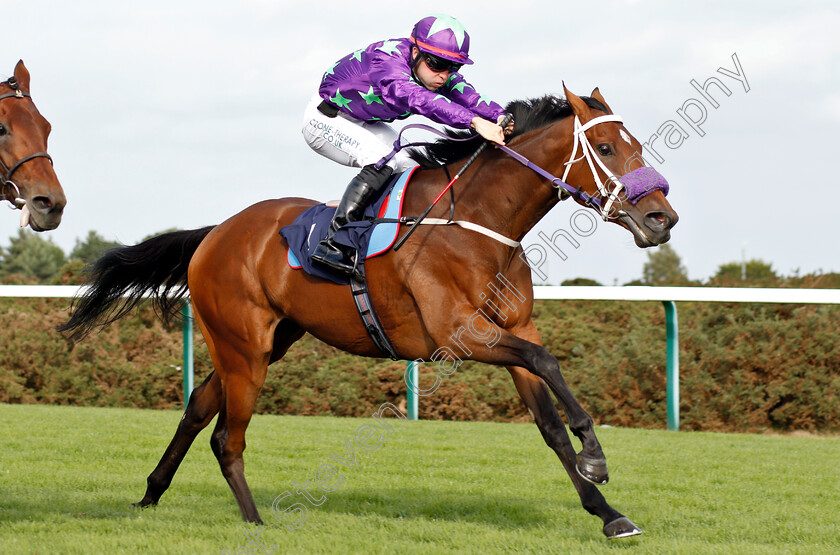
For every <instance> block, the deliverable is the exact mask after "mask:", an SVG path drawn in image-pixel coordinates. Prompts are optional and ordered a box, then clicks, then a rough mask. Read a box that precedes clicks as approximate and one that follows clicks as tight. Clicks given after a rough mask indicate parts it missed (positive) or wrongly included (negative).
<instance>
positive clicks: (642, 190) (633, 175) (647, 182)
mask: <svg viewBox="0 0 840 555" xmlns="http://www.w3.org/2000/svg"><path fill="white" fill-rule="evenodd" d="M618 180H619V181H620V182H621V184H622V185H624V190H625V191H626V192H627V200H629V201H630V204H636V203H637V202H639V201H640V200H641V199H642V198H644V197H646V196H647V195H649V194H651V193H652V192H654V191H662V194H663V195H665V196H668V181H666V180H665V178H664V177H663V176H662V174H661V173H659V172H658V171H656V170H655V169H653V168H650V167H647V166H645V167H641V168H636V169H635V170H633V171H631V172H630V173H628V174H625V175H622V176H621V177H619V178H618Z"/></svg>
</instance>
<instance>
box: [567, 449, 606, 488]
mask: <svg viewBox="0 0 840 555" xmlns="http://www.w3.org/2000/svg"><path fill="white" fill-rule="evenodd" d="M575 468H576V469H577V472H578V474H580V476H581V478H583V479H584V480H586V481H587V482H592V483H593V484H595V485H596V486H603V485H604V484H606V483H607V482H609V481H610V473H609V472H608V471H607V460H606V459H590V458H588V457H584V456H583V455H581V454H578V456H577V464H576V465H575Z"/></svg>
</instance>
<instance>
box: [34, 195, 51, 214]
mask: <svg viewBox="0 0 840 555" xmlns="http://www.w3.org/2000/svg"><path fill="white" fill-rule="evenodd" d="M52 206H53V203H52V201H51V200H50V199H49V198H47V197H35V198H33V199H32V207H33V208H35V209H36V210H38V211H39V212H47V211H49V209H50V208H52Z"/></svg>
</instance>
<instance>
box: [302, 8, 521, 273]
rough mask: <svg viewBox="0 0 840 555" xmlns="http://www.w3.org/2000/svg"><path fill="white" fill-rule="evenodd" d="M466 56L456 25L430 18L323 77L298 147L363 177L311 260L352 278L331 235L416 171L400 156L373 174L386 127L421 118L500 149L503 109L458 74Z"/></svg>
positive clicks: (390, 137)
mask: <svg viewBox="0 0 840 555" xmlns="http://www.w3.org/2000/svg"><path fill="white" fill-rule="evenodd" d="M469 49H470V36H469V35H468V34H467V32H466V30H465V29H464V26H463V25H461V23H460V22H458V20H456V19H455V18H453V17H451V16H447V15H437V16H430V17H426V18H424V19H421V20H420V21H419V22H418V23H417V24H416V25H415V26H414V29H413V30H412V32H411V36H410V37H408V38H401V39H391V40H385V41H380V42H376V43H374V44H371V45H370V46H368V47H367V48H363V49H360V50H356V51H355V52H353V53H351V54H348V55H347V56H345V57H343V58H341V59H340V60H338V62H336V63H335V64H333V66H332V67H330V68H329V69H328V70H327V72H326V73H325V74H324V77H323V79H322V81H321V87H320V89H319V90H318V93H317V94H315V96H314V97H313V98H312V100H311V101H310V103H309V105H308V106H307V108H306V112H305V113H304V121H303V136H304V139H305V140H306V142H307V144H308V145H309V146H310V147H312V149H313V150H315V152H317V153H319V154H321V155H323V156H326V157H327V158H329V159H331V160H334V161H336V162H338V163H339V164H343V165H345V166H352V167H357V168H362V171H361V172H360V173H359V175H357V176H356V177H354V178H353V180H352V181H351V182H350V184H349V185H348V186H347V190H346V191H345V192H344V196H343V197H342V198H341V203H340V204H339V205H338V209H337V210H336V213H335V217H334V218H333V220H332V222H331V224H330V229H329V231H328V233H327V236H326V238H325V239H324V240H323V241H321V242H320V243H319V244H318V246H317V248H316V249H315V252H313V254H312V259H313V260H315V261H317V262H319V263H321V264H325V265H327V266H329V267H331V268H333V269H335V270H337V271H339V272H341V273H344V274H347V275H352V273H353V272H354V269H355V261H354V255H355V252H354V250H353V249H350V248H348V247H345V246H344V245H340V244H338V243H335V242H334V241H333V236H334V234H335V232H336V231H337V230H338V229H339V228H340V227H341V226H343V225H344V224H346V223H347V222H351V221H356V220H358V219H360V218H361V217H362V215H363V213H364V208H365V206H366V205H367V203H368V202H369V201H370V199H371V198H372V197H373V196H374V195H375V194H376V193H377V192H379V191H380V190H381V189H382V187H383V186H384V185H385V182H386V181H387V180H388V178H389V177H390V176H391V174H392V173H393V172H401V171H405V170H407V169H409V168H411V167H413V166H415V165H416V163H415V162H414V161H413V160H412V159H411V158H410V157H409V156H408V155H407V154H406V153H405V152H404V151H399V152H398V153H397V154H396V155H395V156H394V157H393V158H391V160H389V162H388V164H387V165H385V166H383V167H382V169H377V168H376V167H375V164H376V162H378V161H379V160H381V159H382V158H383V157H384V156H386V155H387V154H389V153H390V152H391V151H392V149H393V144H394V141H395V140H396V139H397V133H396V131H394V130H393V129H392V128H391V126H389V125H388V123H389V122H392V121H394V120H398V119H405V118H407V117H408V116H410V115H412V114H420V115H422V116H425V117H427V118H429V119H431V120H433V121H435V122H437V123H440V124H443V125H448V126H451V127H456V128H460V129H467V128H472V129H475V130H476V132H478V134H479V135H481V136H482V137H484V138H485V139H487V140H490V141H493V142H496V143H499V144H504V131H503V130H502V128H501V127H500V126H499V125H498V123H499V122H501V120H502V119H504V116H505V114H504V109H503V108H502V107H501V106H500V105H498V104H496V103H495V102H493V101H491V100H489V99H488V98H487V97H485V96H483V95H481V94H479V93H478V92H477V91H476V90H475V88H474V87H473V86H472V85H470V84H469V83H467V82H466V81H465V80H464V78H463V77H462V76H461V74H460V73H458V70H460V68H461V66H462V65H465V64H472V63H473V62H472V60H470V59H469V57H468V56H469ZM507 131H510V129H508V130H507Z"/></svg>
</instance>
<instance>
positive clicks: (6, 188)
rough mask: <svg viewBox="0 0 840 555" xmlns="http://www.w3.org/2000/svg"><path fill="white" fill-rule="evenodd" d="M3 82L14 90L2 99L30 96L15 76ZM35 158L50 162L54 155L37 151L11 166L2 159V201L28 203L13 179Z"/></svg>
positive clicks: (19, 204) (0, 167) (0, 179)
mask: <svg viewBox="0 0 840 555" xmlns="http://www.w3.org/2000/svg"><path fill="white" fill-rule="evenodd" d="M2 84H3V85H7V86H8V87H9V88H10V89H12V90H13V91H14V92H11V93H7V94H3V95H0V100H3V99H6V98H30V95H29V93H25V92H23V91H22V90H20V88H19V87H18V84H17V81H15V78H14V77H10V78H9V80H8V81H5V82H3V83H2ZM34 158H46V159H47V160H49V161H50V164H52V163H53V160H52V157H51V156H50V155H49V154H47V153H46V152H35V153H33V154H30V155H28V156H24V157H23V158H21V159H20V160H18V161H17V162H15V163H14V164H12V165H11V167H7V166H6V164H4V163H3V160H2V159H0V201H3V200H6V201H8V202H10V203H12V204H13V205H14V207H16V208H22V207H23V205H24V204H26V201H25V200H24V199H23V198H21V196H20V187H18V186H17V184H16V183H15V182H14V181H12V175H13V174H14V173H15V172H16V171H17V169H18V168H20V167H21V166H22V165H23V164H25V163H26V162H28V161H30V160H32V159H34Z"/></svg>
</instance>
